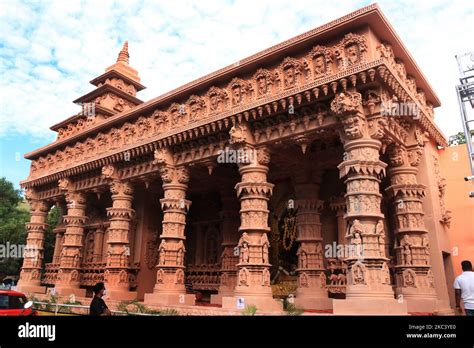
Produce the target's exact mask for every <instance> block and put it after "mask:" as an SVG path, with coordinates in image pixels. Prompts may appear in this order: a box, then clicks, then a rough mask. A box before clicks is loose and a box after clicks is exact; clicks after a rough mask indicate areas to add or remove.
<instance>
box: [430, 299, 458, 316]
mask: <svg viewBox="0 0 474 348" xmlns="http://www.w3.org/2000/svg"><path fill="white" fill-rule="evenodd" d="M435 314H436V315H455V313H454V309H453V308H451V304H450V303H449V301H445V300H437V301H436V309H435Z"/></svg>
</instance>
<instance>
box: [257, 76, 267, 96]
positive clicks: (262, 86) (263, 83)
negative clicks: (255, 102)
mask: <svg viewBox="0 0 474 348" xmlns="http://www.w3.org/2000/svg"><path fill="white" fill-rule="evenodd" d="M257 83H258V94H259V95H265V94H267V80H266V78H265V77H260V78H259V79H258V81H257Z"/></svg>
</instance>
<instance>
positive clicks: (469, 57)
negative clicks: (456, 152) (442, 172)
mask: <svg viewBox="0 0 474 348" xmlns="http://www.w3.org/2000/svg"><path fill="white" fill-rule="evenodd" d="M455 57H456V60H457V62H458V67H459V73H460V75H461V76H460V78H459V81H460V82H461V84H459V85H457V86H456V94H457V96H458V103H459V110H460V112H461V118H462V125H463V128H464V135H465V137H466V144H467V149H468V154H469V165H470V166H471V176H469V177H465V178H464V179H465V180H466V181H467V180H474V152H473V145H472V141H473V137H474V127H470V125H471V124H472V123H473V122H474V119H469V115H468V113H467V109H466V105H467V104H470V107H471V109H474V52H469V53H465V54H461V55H456V56H455Z"/></svg>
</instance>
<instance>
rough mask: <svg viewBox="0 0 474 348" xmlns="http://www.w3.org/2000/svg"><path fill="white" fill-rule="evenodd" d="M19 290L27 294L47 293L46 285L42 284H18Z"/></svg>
mask: <svg viewBox="0 0 474 348" xmlns="http://www.w3.org/2000/svg"><path fill="white" fill-rule="evenodd" d="M17 291H19V292H24V293H25V294H30V293H31V294H46V286H41V285H28V284H25V285H17Z"/></svg>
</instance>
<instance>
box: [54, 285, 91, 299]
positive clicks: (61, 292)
mask: <svg viewBox="0 0 474 348" xmlns="http://www.w3.org/2000/svg"><path fill="white" fill-rule="evenodd" d="M55 289H56V296H69V295H74V296H76V297H86V291H87V290H86V289H80V288H71V287H59V288H58V287H55Z"/></svg>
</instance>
